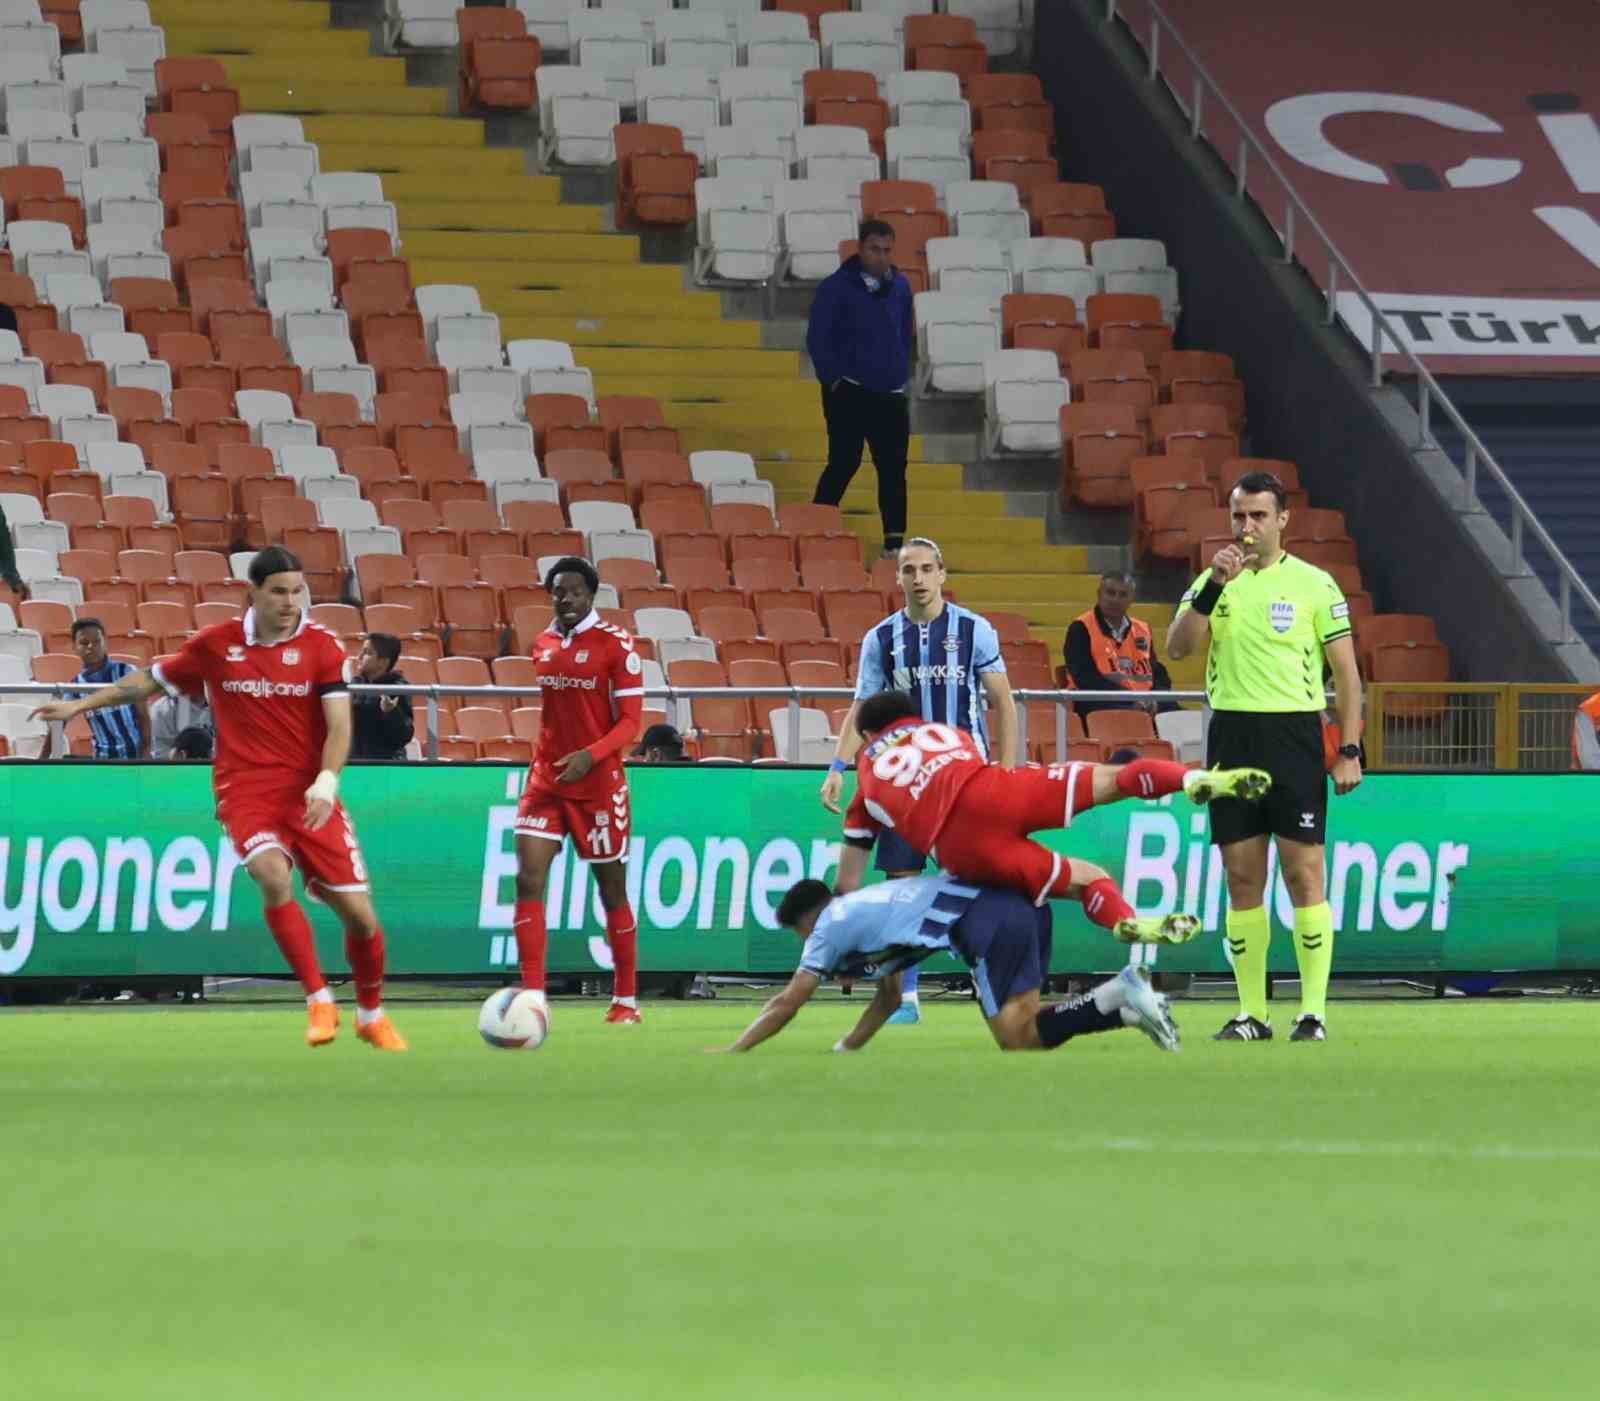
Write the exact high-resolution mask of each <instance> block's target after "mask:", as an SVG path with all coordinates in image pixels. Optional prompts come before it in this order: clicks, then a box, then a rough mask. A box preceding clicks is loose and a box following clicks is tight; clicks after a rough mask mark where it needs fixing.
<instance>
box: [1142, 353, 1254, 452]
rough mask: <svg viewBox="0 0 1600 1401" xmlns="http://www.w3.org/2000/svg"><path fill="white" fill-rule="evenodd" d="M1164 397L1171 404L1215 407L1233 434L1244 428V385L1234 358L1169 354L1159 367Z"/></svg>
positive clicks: (1157, 379) (1157, 370) (1211, 354)
mask: <svg viewBox="0 0 1600 1401" xmlns="http://www.w3.org/2000/svg"><path fill="white" fill-rule="evenodd" d="M1156 384H1157V386H1158V388H1159V389H1160V392H1161V397H1162V398H1163V399H1164V400H1166V401H1167V402H1168V403H1172V404H1214V405H1216V406H1217V407H1219V408H1221V409H1222V410H1223V411H1224V412H1225V413H1226V414H1227V417H1228V424H1229V426H1230V427H1231V428H1232V429H1233V431H1234V432H1236V433H1237V432H1238V431H1239V430H1240V429H1241V428H1242V427H1243V426H1244V419H1245V403H1244V385H1243V384H1241V383H1240V381H1239V380H1238V378H1237V377H1236V375H1235V374H1234V368H1233V358H1232V357H1231V356H1228V355H1223V354H1221V353H1219V352H1217V351H1211V350H1169V351H1168V352H1167V353H1166V354H1165V355H1163V356H1162V357H1161V359H1160V360H1159V361H1157V363H1156Z"/></svg>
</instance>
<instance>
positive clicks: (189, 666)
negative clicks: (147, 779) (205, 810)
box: [151, 609, 347, 796]
mask: <svg viewBox="0 0 1600 1401" xmlns="http://www.w3.org/2000/svg"><path fill="white" fill-rule="evenodd" d="M151 670H152V672H153V674H154V676H155V678H156V680H157V681H159V682H160V683H161V685H162V686H163V687H165V689H166V691H167V693H168V694H169V695H173V696H176V695H178V694H179V693H181V692H187V693H188V694H190V695H196V696H198V695H201V694H204V695H205V696H206V697H207V698H208V701H209V704H210V706H211V713H212V714H213V715H214V716H215V717H216V727H217V751H216V761H215V763H214V764H213V766H212V782H213V784H214V785H215V787H216V790H217V793H218V795H219V796H221V795H222V794H223V793H224V792H225V791H239V790H246V791H272V790H277V789H284V790H292V789H296V788H298V789H301V790H303V789H304V788H306V787H307V786H308V785H309V784H310V783H311V781H312V780H313V779H314V778H316V776H317V772H318V770H319V769H320V768H321V767H322V746H323V742H324V741H325V740H326V739H327V736H328V724H327V720H326V719H325V718H324V716H323V713H322V701H323V698H324V697H325V696H330V695H344V694H346V693H347V689H346V685H345V655H344V648H343V647H342V646H341V645H340V642H339V639H338V638H337V637H335V636H334V635H333V634H332V633H331V632H329V631H328V630H327V629H326V628H323V627H319V626H318V625H317V624H316V623H313V622H311V621H310V620H309V618H308V616H307V614H306V613H305V612H304V611H302V612H301V614H300V625H299V626H298V627H297V628H296V629H295V630H294V631H293V632H292V633H290V634H289V635H288V636H287V637H284V638H281V639H280V640H279V641H277V642H273V643H264V642H261V641H260V640H259V639H258V638H257V637H256V631H255V610H254V609H252V610H250V611H249V612H247V613H246V614H245V615H244V617H242V618H235V619H231V620H230V621H228V622H226V623H217V624H215V625H214V626H212V627H208V628H202V629H201V630H200V631H199V632H197V633H195V635H194V636H193V637H191V638H190V639H189V640H188V641H187V642H185V643H184V644H183V647H182V649H181V650H180V651H179V652H178V654H177V655H176V656H174V657H168V658H166V659H165V660H163V661H160V662H158V663H156V665H155V666H154V667H153V668H152V669H151Z"/></svg>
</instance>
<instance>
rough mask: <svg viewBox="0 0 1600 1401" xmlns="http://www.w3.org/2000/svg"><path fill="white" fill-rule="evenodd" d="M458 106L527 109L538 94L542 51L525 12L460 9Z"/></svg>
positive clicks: (468, 109) (462, 108)
mask: <svg viewBox="0 0 1600 1401" xmlns="http://www.w3.org/2000/svg"><path fill="white" fill-rule="evenodd" d="M456 27H457V29H458V31H459V33H460V38H461V45H460V61H459V74H458V78H459V88H460V110H461V111H463V112H470V111H472V110H473V109H474V108H490V109H492V110H496V111H511V112H525V111H526V110H527V109H528V108H530V107H532V106H533V104H534V101H535V98H536V97H537V93H536V92H535V89H534V76H533V75H534V73H535V72H537V70H538V68H539V65H540V63H541V62H543V50H542V47H541V45H540V43H539V41H538V39H536V38H534V37H533V36H531V35H530V34H529V33H528V25H527V21H526V20H525V19H524V18H523V15H522V12H521V11H520V10H516V9H513V8H507V9H503V10H498V9H486V8H475V9H460V10H457V11H456Z"/></svg>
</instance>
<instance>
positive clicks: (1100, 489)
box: [1061, 357, 1146, 506]
mask: <svg viewBox="0 0 1600 1401" xmlns="http://www.w3.org/2000/svg"><path fill="white" fill-rule="evenodd" d="M1076 358H1077V357H1074V359H1076ZM1061 440H1062V487H1063V491H1062V499H1063V502H1065V501H1066V499H1067V498H1068V497H1069V496H1070V497H1071V499H1072V500H1075V501H1077V502H1078V504H1080V505H1083V506H1129V505H1132V504H1133V484H1132V482H1131V480H1130V479H1129V476H1128V468H1129V464H1130V463H1131V462H1132V461H1133V459H1134V458H1136V457H1142V456H1144V455H1145V446H1146V440H1145V435H1144V430H1143V429H1142V428H1141V427H1140V426H1139V416H1138V411H1137V410H1136V409H1135V408H1134V406H1133V405H1132V404H1119V403H1074V404H1065V405H1063V406H1062V408H1061Z"/></svg>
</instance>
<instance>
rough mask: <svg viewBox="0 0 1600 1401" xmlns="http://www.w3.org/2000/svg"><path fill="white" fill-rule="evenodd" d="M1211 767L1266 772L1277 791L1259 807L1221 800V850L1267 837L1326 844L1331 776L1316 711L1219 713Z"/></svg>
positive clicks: (1216, 820)
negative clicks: (1254, 838) (1253, 839)
mask: <svg viewBox="0 0 1600 1401" xmlns="http://www.w3.org/2000/svg"><path fill="white" fill-rule="evenodd" d="M1206 764H1207V765H1208V766H1210V767H1213V768H1215V767H1216V766H1218V765H1221V767H1223V768H1225V769H1240V768H1251V769H1265V770H1266V771H1267V772H1268V773H1269V774H1271V775H1272V790H1271V791H1270V792H1269V793H1268V794H1267V796H1266V797H1265V798H1263V799H1261V801H1260V802H1257V803H1247V802H1243V801H1241V800H1240V799H1238V798H1217V799H1216V800H1214V801H1213V802H1212V803H1211V806H1210V810H1211V840H1212V841H1213V842H1214V843H1216V844H1217V845H1218V846H1227V845H1229V844H1230V843H1231V842H1242V841H1245V840H1247V839H1248V838H1250V837H1259V836H1261V835H1262V834H1263V833H1266V834H1270V835H1272V836H1275V837H1284V838H1287V839H1288V840H1289V841H1294V842H1308V843H1310V844H1311V845H1313V846H1321V845H1322V844H1323V842H1324V840H1325V838H1326V836H1327V831H1328V773H1327V768H1326V766H1325V760H1324V757H1323V752H1322V716H1321V715H1320V714H1318V713H1317V712H1316V711H1299V712H1291V713H1288V714H1281V713H1274V712H1269V711H1257V710H1218V711H1214V712H1213V713H1212V716H1211V730H1210V732H1209V733H1208V734H1207V736H1206Z"/></svg>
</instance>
